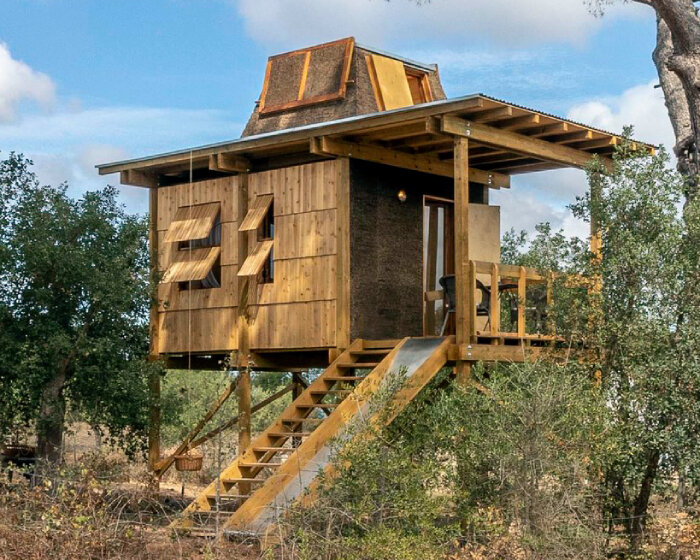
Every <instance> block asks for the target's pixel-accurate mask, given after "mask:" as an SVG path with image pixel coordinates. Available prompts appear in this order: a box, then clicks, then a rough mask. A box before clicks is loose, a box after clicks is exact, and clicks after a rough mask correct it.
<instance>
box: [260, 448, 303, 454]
mask: <svg viewBox="0 0 700 560" xmlns="http://www.w3.org/2000/svg"><path fill="white" fill-rule="evenodd" d="M253 451H255V452H256V453H270V452H273V453H294V452H295V451H296V448H294V447H254V448H253Z"/></svg>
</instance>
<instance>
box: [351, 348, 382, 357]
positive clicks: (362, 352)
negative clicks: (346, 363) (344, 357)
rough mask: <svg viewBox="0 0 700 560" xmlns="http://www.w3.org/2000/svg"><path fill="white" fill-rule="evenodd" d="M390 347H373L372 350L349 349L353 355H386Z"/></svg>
mask: <svg viewBox="0 0 700 560" xmlns="http://www.w3.org/2000/svg"><path fill="white" fill-rule="evenodd" d="M389 352H391V348H374V349H372V350H351V351H350V354H352V355H353V356H386V355H387V354H388V353H389Z"/></svg>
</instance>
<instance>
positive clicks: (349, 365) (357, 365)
mask: <svg viewBox="0 0 700 560" xmlns="http://www.w3.org/2000/svg"><path fill="white" fill-rule="evenodd" d="M378 365H379V362H343V363H341V364H337V366H336V367H339V368H342V369H374V368H375V367H377V366H378Z"/></svg>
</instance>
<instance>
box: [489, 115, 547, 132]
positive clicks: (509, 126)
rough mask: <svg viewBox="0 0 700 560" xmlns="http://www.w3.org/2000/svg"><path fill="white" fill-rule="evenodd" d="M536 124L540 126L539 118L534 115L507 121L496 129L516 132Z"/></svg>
mask: <svg viewBox="0 0 700 560" xmlns="http://www.w3.org/2000/svg"><path fill="white" fill-rule="evenodd" d="M538 124H540V116H539V115H537V114H534V115H524V116H522V117H516V118H514V119H509V120H507V121H504V122H503V124H499V125H498V127H499V128H502V129H503V130H518V129H524V128H530V127H533V126H537V125H538Z"/></svg>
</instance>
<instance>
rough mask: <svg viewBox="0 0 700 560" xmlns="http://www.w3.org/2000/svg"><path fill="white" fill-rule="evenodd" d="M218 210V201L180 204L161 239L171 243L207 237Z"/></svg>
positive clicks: (219, 205)
mask: <svg viewBox="0 0 700 560" xmlns="http://www.w3.org/2000/svg"><path fill="white" fill-rule="evenodd" d="M220 210H221V204H220V203H219V202H208V203H206V204H196V205H195V206H181V207H180V208H178V209H177V212H176V213H175V218H174V219H173V221H172V223H171V224H170V227H169V228H168V232H167V233H166V234H165V238H164V239H163V241H165V242H166V243H172V242H175V241H191V240H193V239H203V238H205V237H207V236H208V235H209V234H210V233H211V230H212V228H213V227H214V224H215V222H216V217H217V216H218V215H219V211H220Z"/></svg>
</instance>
